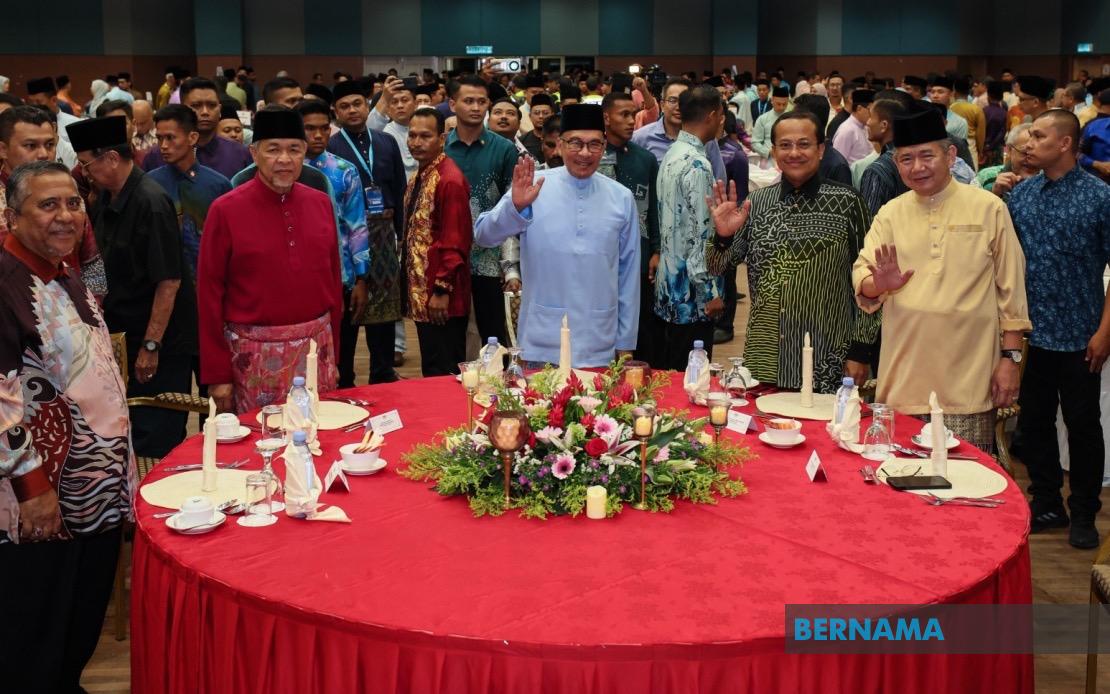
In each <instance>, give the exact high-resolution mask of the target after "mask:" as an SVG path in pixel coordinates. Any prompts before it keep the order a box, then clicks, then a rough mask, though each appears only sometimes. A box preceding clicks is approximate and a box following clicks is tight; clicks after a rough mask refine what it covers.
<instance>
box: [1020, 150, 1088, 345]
mask: <svg viewBox="0 0 1110 694" xmlns="http://www.w3.org/2000/svg"><path fill="white" fill-rule="evenodd" d="M1009 210H1010V216H1011V217H1012V218H1013V222H1014V229H1016V230H1017V235H1018V239H1019V240H1020V241H1021V247H1022V249H1023V250H1024V251H1025V262H1026V271H1025V290H1026V292H1027V294H1028V297H1029V318H1030V320H1032V321H1033V333H1032V334H1031V335H1030V337H1029V344H1031V345H1033V346H1034V347H1040V348H1041V349H1047V350H1052V351H1054V352H1079V351H1083V350H1085V349H1087V343H1088V342H1089V341H1090V339H1091V336H1092V335H1094V334H1095V331H1097V330H1098V328H1099V324H1100V322H1101V320H1102V309H1103V305H1104V303H1105V298H1106V291H1105V289H1104V288H1103V284H1102V275H1103V271H1104V270H1105V269H1106V264H1107V262H1110V186H1107V185H1106V184H1105V183H1103V182H1102V181H1100V180H1099V179H1097V178H1095V177H1094V176H1092V175H1091V174H1089V173H1087V172H1086V171H1084V170H1083V168H1082V167H1080V166H1076V167H1074V168H1073V169H1072V170H1071V171H1069V172H1068V173H1066V174H1064V175H1063V176H1061V177H1059V178H1057V179H1056V180H1054V181H1053V180H1050V179H1049V178H1048V177H1046V176H1045V175H1044V173H1043V172H1042V173H1039V174H1037V175H1036V176H1034V177H1033V178H1029V179H1026V180H1024V181H1022V182H1021V183H1019V184H1018V185H1017V186H1016V187H1015V188H1014V189H1013V191H1012V192H1011V193H1010V200H1009ZM1063 278H1066V281H1064V280H1063Z"/></svg>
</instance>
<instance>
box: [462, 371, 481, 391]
mask: <svg viewBox="0 0 1110 694" xmlns="http://www.w3.org/2000/svg"><path fill="white" fill-rule="evenodd" d="M462 384H463V388H466V389H467V390H474V389H475V388H477V387H478V370H477V369H468V370H466V371H463V372H462Z"/></svg>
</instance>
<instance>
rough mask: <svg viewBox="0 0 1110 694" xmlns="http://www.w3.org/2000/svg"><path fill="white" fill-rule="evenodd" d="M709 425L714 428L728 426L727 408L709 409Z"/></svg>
mask: <svg viewBox="0 0 1110 694" xmlns="http://www.w3.org/2000/svg"><path fill="white" fill-rule="evenodd" d="M709 423H710V424H713V425H714V426H724V425H725V424H728V407H727V406H726V405H714V406H713V407H710V408H709Z"/></svg>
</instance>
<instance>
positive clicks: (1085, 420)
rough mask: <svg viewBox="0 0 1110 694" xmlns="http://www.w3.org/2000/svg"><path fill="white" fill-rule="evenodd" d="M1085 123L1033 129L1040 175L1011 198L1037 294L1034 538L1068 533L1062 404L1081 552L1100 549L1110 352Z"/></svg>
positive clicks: (1029, 281)
mask: <svg viewBox="0 0 1110 694" xmlns="http://www.w3.org/2000/svg"><path fill="white" fill-rule="evenodd" d="M1078 152H1079V119H1078V118H1076V117H1075V115H1074V114H1073V113H1071V112H1069V111H1065V110H1063V109H1052V110H1050V111H1046V112H1045V113H1043V114H1042V115H1040V116H1038V117H1037V119H1036V120H1034V121H1033V127H1032V128H1031V129H1030V138H1029V145H1028V146H1027V147H1026V148H1025V151H1024V154H1025V156H1026V161H1027V163H1028V164H1029V165H1031V166H1033V167H1038V168H1041V169H1042V171H1041V173H1039V174H1037V175H1036V176H1033V177H1032V178H1029V179H1027V180H1025V181H1022V182H1021V183H1019V184H1018V185H1017V186H1015V187H1014V190H1013V193H1011V194H1010V204H1009V207H1010V214H1011V215H1012V216H1013V220H1014V228H1015V229H1016V230H1017V234H1018V238H1019V239H1020V240H1021V245H1022V247H1023V248H1024V249H1025V258H1026V262H1027V267H1026V276H1025V284H1026V288H1027V291H1028V292H1029V317H1030V319H1031V320H1032V321H1033V332H1032V334H1031V335H1030V336H1029V352H1028V355H1027V356H1028V364H1026V366H1025V375H1024V376H1023V378H1022V382H1021V415H1020V419H1019V422H1018V426H1019V427H1020V428H1021V432H1022V440H1023V452H1024V454H1023V455H1022V460H1023V461H1024V462H1025V463H1026V465H1028V466H1029V480H1030V482H1031V484H1030V485H1029V493H1030V494H1032V496H1033V500H1032V502H1031V503H1032V513H1033V520H1032V532H1035V533H1036V532H1041V531H1043V530H1047V529H1048V528H1057V527H1064V526H1067V525H1068V516H1067V513H1066V512H1065V511H1064V500H1063V498H1062V497H1061V495H1060V490H1061V488H1062V487H1063V485H1064V473H1063V470H1061V469H1060V452H1059V450H1058V448H1057V444H1056V404H1057V402H1059V404H1060V408H1061V410H1062V411H1063V415H1064V424H1065V425H1067V429H1068V450H1069V452H1070V457H1071V466H1070V468H1069V470H1070V471H1069V473H1068V479H1069V484H1070V487H1071V496H1070V497H1069V498H1068V506H1069V507H1070V509H1071V531H1070V537H1069V542H1070V543H1071V544H1072V546H1074V547H1078V548H1081V549H1092V548H1094V547H1098V544H1099V542H1098V531H1097V530H1096V529H1095V516H1096V515H1097V514H1098V511H1099V509H1100V508H1101V507H1102V502H1100V501H1099V498H1098V497H1099V493H1100V492H1101V491H1102V475H1103V461H1104V446H1105V442H1104V441H1103V436H1102V425H1101V424H1100V412H1099V390H1100V385H1099V384H1100V382H1101V373H1102V367H1103V364H1104V363H1105V362H1106V356H1107V354H1108V353H1110V301H1107V300H1106V298H1105V297H1106V292H1105V290H1104V289H1103V285H1102V275H1103V272H1104V271H1105V270H1106V264H1107V262H1110V186H1107V185H1106V184H1105V183H1103V182H1102V181H1100V180H1099V179H1097V178H1095V177H1094V176H1093V175H1091V174H1090V173H1088V172H1086V171H1084V170H1083V167H1081V166H1079V165H1078V162H1077V156H1078Z"/></svg>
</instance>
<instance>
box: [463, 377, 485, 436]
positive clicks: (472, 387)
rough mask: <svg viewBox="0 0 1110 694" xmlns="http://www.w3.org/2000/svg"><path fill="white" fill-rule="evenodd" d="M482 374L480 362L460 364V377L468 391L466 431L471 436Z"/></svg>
mask: <svg viewBox="0 0 1110 694" xmlns="http://www.w3.org/2000/svg"><path fill="white" fill-rule="evenodd" d="M481 373H482V372H481V363H480V362H476V361H464V362H461V363H460V364H459V377H460V380H461V381H462V385H463V388H465V389H466V431H467V433H469V434H473V433H474V394H475V393H477V392H478V380H479V378H480V377H481Z"/></svg>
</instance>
